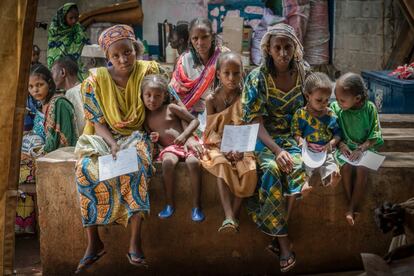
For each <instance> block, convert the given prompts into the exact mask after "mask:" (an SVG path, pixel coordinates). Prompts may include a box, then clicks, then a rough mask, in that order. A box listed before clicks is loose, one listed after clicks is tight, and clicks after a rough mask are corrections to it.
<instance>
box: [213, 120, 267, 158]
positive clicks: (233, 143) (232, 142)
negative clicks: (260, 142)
mask: <svg viewBox="0 0 414 276" xmlns="http://www.w3.org/2000/svg"><path fill="white" fill-rule="evenodd" d="M258 132H259V124H251V125H243V126H233V125H225V126H224V131H223V139H222V141H221V147H220V151H221V152H230V151H238V152H247V151H254V148H255V147H256V140H257V133H258Z"/></svg>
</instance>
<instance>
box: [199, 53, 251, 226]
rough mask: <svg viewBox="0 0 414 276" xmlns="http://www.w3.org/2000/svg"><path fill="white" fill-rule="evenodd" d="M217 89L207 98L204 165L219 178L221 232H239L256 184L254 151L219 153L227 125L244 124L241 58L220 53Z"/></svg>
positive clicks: (217, 66) (233, 54)
mask: <svg viewBox="0 0 414 276" xmlns="http://www.w3.org/2000/svg"><path fill="white" fill-rule="evenodd" d="M216 70H217V71H216V82H219V86H218V88H217V89H216V90H215V91H214V93H212V94H210V95H209V96H208V97H207V99H206V107H207V126H206V129H205V131H204V144H205V147H206V151H205V154H204V157H203V159H202V160H201V164H202V165H203V167H204V168H205V169H206V170H207V171H209V172H210V173H211V174H213V175H215V176H216V177H217V186H218V191H219V194H220V200H221V204H222V206H223V209H224V214H225V220H224V221H223V223H222V225H221V227H220V228H219V229H218V231H219V232H237V231H238V230H239V222H238V220H239V213H240V206H241V203H242V199H243V198H244V197H249V196H252V195H253V193H254V190H255V187H256V183H257V176H256V162H255V158H254V154H253V153H252V152H249V153H247V152H246V153H239V152H228V153H222V152H220V143H221V139H222V136H223V131H224V126H225V125H240V124H242V121H241V117H242V116H241V115H242V109H241V100H240V95H241V90H242V75H243V67H242V61H241V57H240V56H239V55H238V54H235V53H233V52H226V53H223V54H221V55H220V57H219V58H218V60H217V64H216Z"/></svg>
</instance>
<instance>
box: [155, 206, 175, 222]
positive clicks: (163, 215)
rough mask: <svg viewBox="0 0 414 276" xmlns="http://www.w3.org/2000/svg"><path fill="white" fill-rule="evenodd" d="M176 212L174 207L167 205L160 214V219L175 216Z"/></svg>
mask: <svg viewBox="0 0 414 276" xmlns="http://www.w3.org/2000/svg"><path fill="white" fill-rule="evenodd" d="M174 211H175V210H174V207H172V206H171V205H165V208H164V210H162V211H161V212H159V213H158V217H159V218H160V219H166V218H169V217H171V216H172V215H173V214H174Z"/></svg>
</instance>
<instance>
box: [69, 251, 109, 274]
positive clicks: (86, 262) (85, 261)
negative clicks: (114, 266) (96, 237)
mask: <svg viewBox="0 0 414 276" xmlns="http://www.w3.org/2000/svg"><path fill="white" fill-rule="evenodd" d="M105 254H106V252H105V250H104V249H102V250H101V251H100V252H98V253H97V254H94V255H88V256H86V257H83V258H82V259H81V260H80V261H79V264H78V267H77V268H76V271H75V274H79V273H80V272H82V271H84V270H85V269H87V268H89V267H91V266H92V265H93V264H94V263H96V262H97V261H98V260H99V259H100V258H101V257H102V256H103V255H105Z"/></svg>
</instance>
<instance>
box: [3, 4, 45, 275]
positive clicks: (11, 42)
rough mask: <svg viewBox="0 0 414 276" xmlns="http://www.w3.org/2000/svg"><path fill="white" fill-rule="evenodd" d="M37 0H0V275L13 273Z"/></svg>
mask: <svg viewBox="0 0 414 276" xmlns="http://www.w3.org/2000/svg"><path fill="white" fill-rule="evenodd" d="M37 2H38V0H15V1H0V33H1V42H0V64H3V65H4V66H0V76H1V78H0V103H1V104H2V114H1V116H0V126H1V132H0V275H11V274H13V264H14V223H15V217H16V204H17V200H16V196H17V185H18V179H19V165H20V148H21V140H22V133H23V117H24V112H25V105H26V97H27V82H28V75H29V67H30V60H31V55H32V44H33V35H34V24H35V20H36V9H37Z"/></svg>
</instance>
